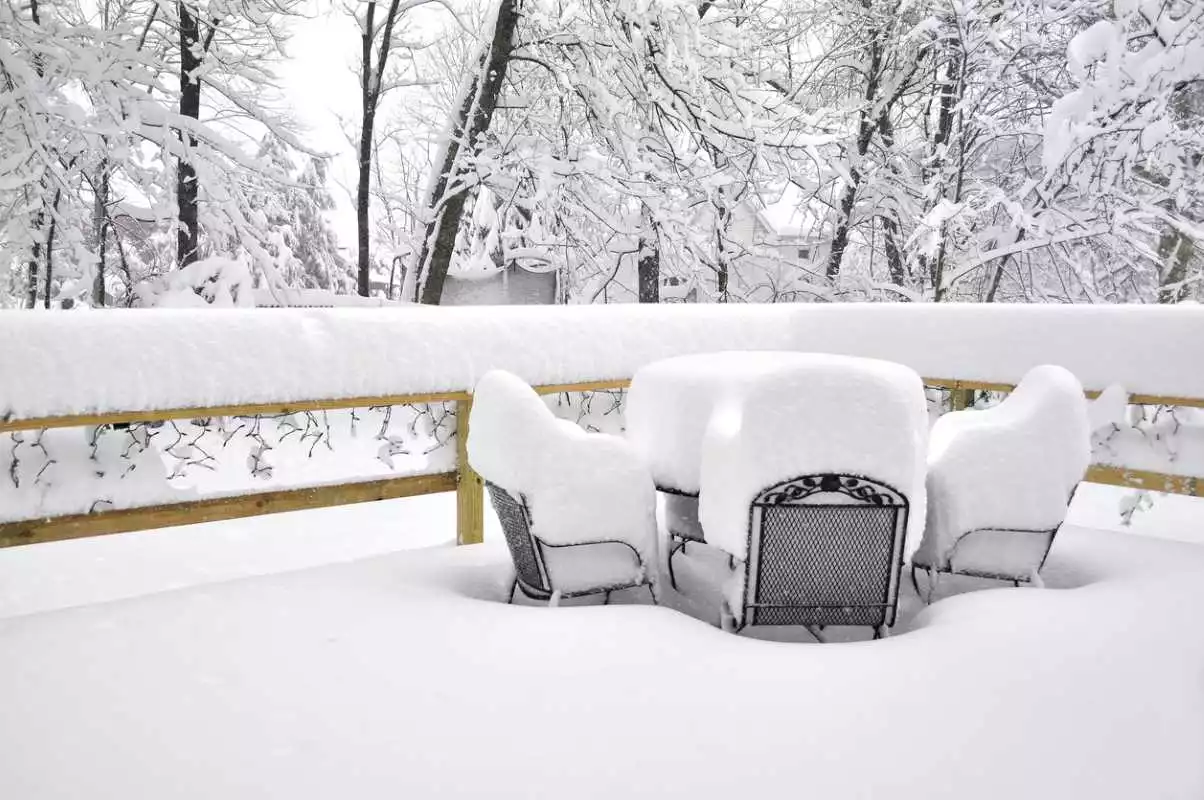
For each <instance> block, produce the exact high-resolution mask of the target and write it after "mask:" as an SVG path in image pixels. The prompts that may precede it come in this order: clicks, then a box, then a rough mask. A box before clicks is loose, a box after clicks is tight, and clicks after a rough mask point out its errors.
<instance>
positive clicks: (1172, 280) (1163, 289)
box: [1158, 230, 1196, 303]
mask: <svg viewBox="0 0 1204 800" xmlns="http://www.w3.org/2000/svg"><path fill="white" fill-rule="evenodd" d="M1195 250H1196V245H1195V242H1193V241H1192V240H1191V239H1190V238H1188V237H1187V236H1186V235H1184V234H1183V233H1182V232H1180V231H1177V230H1169V231H1167V232H1165V233H1163V234H1162V236H1161V237H1159V239H1158V255H1159V256H1161V257H1162V263H1163V264H1164V265H1165V271H1164V272H1163V273H1162V278H1161V280H1160V281H1159V287H1158V302H1159V303H1178V302H1179V301H1181V300H1186V299H1187V297H1188V290H1187V285H1186V284H1185V283H1184V281H1186V280H1187V265H1188V264H1189V263H1190V262H1191V259H1192V256H1193V255H1195Z"/></svg>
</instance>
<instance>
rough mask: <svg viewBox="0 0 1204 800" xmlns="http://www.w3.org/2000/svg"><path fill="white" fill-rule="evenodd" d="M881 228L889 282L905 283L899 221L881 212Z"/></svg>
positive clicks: (898, 284) (905, 274) (896, 284)
mask: <svg viewBox="0 0 1204 800" xmlns="http://www.w3.org/2000/svg"><path fill="white" fill-rule="evenodd" d="M879 219H881V220H882V230H883V232H884V233H885V234H886V236H885V239H886V265H887V268H888V269H889V270H890V282H891V283H893V284H894V285H895V286H906V285H907V270H906V268H904V266H903V254H902V252H900V250H899V222H898V220H896V219H895V218H894V217H892V216H889V215H887V214H883V215H882V216H881V217H879Z"/></svg>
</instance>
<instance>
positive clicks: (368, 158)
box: [355, 2, 387, 297]
mask: <svg viewBox="0 0 1204 800" xmlns="http://www.w3.org/2000/svg"><path fill="white" fill-rule="evenodd" d="M364 13H365V19H364V29H363V31H361V33H360V59H361V61H360V108H361V118H360V151H359V182H358V183H357V184H356V188H355V225H356V245H357V251H358V262H357V263H358V266H359V269H358V273H357V274H358V281H357V284H358V285H357V291H358V293H359V294H360V295H361V296H362V297H367V296H368V294H369V292H370V291H371V287H370V282H371V276H372V253H371V251H370V245H369V238H370V236H369V231H368V207H369V203H370V202H371V194H370V191H371V181H372V129H373V128H374V127H375V125H376V100H377V93H376V91H375V89H374V86H373V83H374V81H373V78H374V74H373V69H372V34H373V24H374V22H375V16H376V3H375V2H370V3H369V4H368V9H367V11H365V12H364ZM386 52H387V50H386ZM380 68H381V69H382V70H383V69H384V64H381V65H380Z"/></svg>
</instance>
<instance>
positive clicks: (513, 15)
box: [414, 0, 519, 305]
mask: <svg viewBox="0 0 1204 800" xmlns="http://www.w3.org/2000/svg"><path fill="white" fill-rule="evenodd" d="M518 4H519V0H500V3H499V5H498V11H497V20H496V21H495V22H494V25H493V36H492V37H491V38H490V39H489V43H488V46H487V48H486V49H485V51H484V52H483V53H482V54H481V58H480V64H479V67H478V70H477V74H476V75H475V76H474V77H473V79H472V82H471V84H470V86H469V87H468V91H467V92H466V93H465V96H464V99H463V102H462V103H461V105H460V108H459V109H458V110H457V112H456V113H457V115H458V116H457V118H456V119H455V121H454V124H453V125H452V126H451V128H450V136H449V137H448V140H447V143H446V145H445V150H444V152H443V158H441V159H439V160H438V162H437V164H436V169H438V170H439V172H438V173H436V174H435V176H434V181H433V183H432V189H431V191H430V192H429V194H428V196H427V203H426V208H427V213H428V214H429V215H430V216H429V221H428V222H427V224H426V232H425V234H424V235H423V238H422V248H421V250H420V251H419V254H418V258H417V260H416V261H415V262H414V263H415V266H416V268H417V273H416V274H417V281H416V284H415V290H416V291H417V292H418V293H420V299H421V300H422V302H423V303H427V304H429V305H437V304H438V303H439V300H440V298H441V297H442V296H443V283H444V281H445V280H446V278H447V270H448V268H449V267H450V266H451V257H452V251H453V250H454V249H455V244H456V234H457V233H458V232H459V230H460V220H461V218H462V217H463V216H464V200H465V197H466V194H467V193H466V192H465V191H464V189H465V187H464V186H463V185H462V183H463V181H462V179H463V178H464V177H465V176H466V175H467V174H468V172H469V170H470V169H471V166H470V164H469V157H470V156H471V155H472V153H473V151H474V150H475V149H476V147H477V143H478V141H479V140H480V137H481V135H482V134H483V133H485V131H487V130H488V129H489V126H490V124H491V123H492V122H493V112H494V110H495V109H496V108H497V102H498V97H499V96H500V95H501V91H502V82H503V81H504V80H505V78H506V68H507V66H508V65H509V63H510V53H511V51H512V50H513V48H514V30H515V27H516V26H517V24H518ZM462 154H463V157H461V156H462Z"/></svg>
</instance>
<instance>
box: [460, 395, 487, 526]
mask: <svg viewBox="0 0 1204 800" xmlns="http://www.w3.org/2000/svg"><path fill="white" fill-rule="evenodd" d="M471 413H472V397H471V396H469V397H468V398H467V399H463V400H458V401H457V402H456V544H480V543H481V542H483V541H484V540H485V482H484V481H483V480H481V476H480V475H478V474H477V472H476V470H474V469H473V468H472V467H471V466H470V465H469V463H468V418H469V416H470V415H471Z"/></svg>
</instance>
